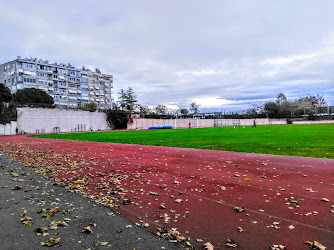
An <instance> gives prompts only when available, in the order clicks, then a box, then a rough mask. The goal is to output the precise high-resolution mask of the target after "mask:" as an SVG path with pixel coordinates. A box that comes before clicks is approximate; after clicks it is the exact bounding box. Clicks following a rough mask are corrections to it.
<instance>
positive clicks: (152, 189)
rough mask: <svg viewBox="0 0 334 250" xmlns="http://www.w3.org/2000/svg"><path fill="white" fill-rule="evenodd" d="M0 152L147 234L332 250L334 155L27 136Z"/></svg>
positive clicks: (5, 142) (221, 244)
mask: <svg viewBox="0 0 334 250" xmlns="http://www.w3.org/2000/svg"><path fill="white" fill-rule="evenodd" d="M0 150H1V151H2V152H4V153H6V154H8V155H10V156H11V157H13V158H14V159H15V160H18V161H20V162H21V163H22V164H24V165H25V166H27V167H30V168H33V169H34V170H35V171H36V172H39V173H40V174H43V175H45V176H48V177H51V178H52V179H53V180H54V181H56V182H58V183H63V184H64V185H67V186H68V187H69V188H70V189H71V190H73V191H75V192H78V193H80V194H82V195H84V196H88V197H90V198H91V199H94V200H96V201H97V202H99V203H103V204H105V205H106V206H110V207H111V209H113V210H116V211H117V212H118V213H119V214H121V215H122V216H124V217H126V218H128V219H129V220H131V221H133V222H135V223H138V224H140V225H146V226H149V227H148V229H149V230H151V231H152V232H156V229H157V228H163V227H167V228H178V230H179V232H180V233H181V235H182V236H185V237H189V238H190V243H191V245H192V246H194V247H196V248H198V247H201V246H202V244H203V243H204V242H208V241H209V242H211V243H212V244H213V245H214V246H215V249H225V247H226V246H225V243H226V241H227V239H232V240H234V241H236V242H238V243H239V246H240V248H241V249H268V248H269V246H270V245H273V244H281V245H284V246H286V247H287V249H309V246H308V245H306V244H305V241H311V242H313V241H318V242H320V243H321V244H323V245H324V246H326V247H327V249H334V192H333V190H334V160H329V159H316V158H302V157H286V156H273V155H261V154H250V153H235V152H221V151H209V150H197V149H181V148H168V147H155V146H141V145H125V144H112V143H97V142H80V141H62V140H52V139H38V138H30V137H26V136H2V137H0ZM323 198H325V199H323ZM126 199H130V201H131V203H130V204H127V203H129V201H128V200H126ZM123 200H124V203H125V204H123ZM126 204H127V205H126ZM161 204H162V205H163V206H162V207H161ZM235 207H244V209H245V211H244V212H240V213H239V212H237V211H235V209H234V208H235ZM145 223H148V224H145ZM238 227H239V230H238ZM240 228H241V229H242V230H240ZM240 231H242V232H240ZM197 239H201V240H202V241H203V243H201V242H200V240H197ZM198 241H199V242H198Z"/></svg>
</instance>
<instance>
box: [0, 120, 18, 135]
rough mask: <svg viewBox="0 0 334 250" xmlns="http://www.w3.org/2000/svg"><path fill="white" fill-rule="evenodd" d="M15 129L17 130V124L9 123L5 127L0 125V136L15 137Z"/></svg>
mask: <svg viewBox="0 0 334 250" xmlns="http://www.w3.org/2000/svg"><path fill="white" fill-rule="evenodd" d="M16 128H17V122H11V123H7V124H5V125H3V124H0V135H15V134H16Z"/></svg>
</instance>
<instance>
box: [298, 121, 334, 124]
mask: <svg viewBox="0 0 334 250" xmlns="http://www.w3.org/2000/svg"><path fill="white" fill-rule="evenodd" d="M330 123H334V120H329V121H294V122H293V124H330Z"/></svg>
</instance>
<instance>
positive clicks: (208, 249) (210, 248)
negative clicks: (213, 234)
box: [203, 242, 215, 250]
mask: <svg viewBox="0 0 334 250" xmlns="http://www.w3.org/2000/svg"><path fill="white" fill-rule="evenodd" d="M203 248H204V249H207V250H213V249H214V248H215V247H214V246H213V245H212V244H211V242H207V243H204V244H203Z"/></svg>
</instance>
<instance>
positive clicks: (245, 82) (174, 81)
mask: <svg viewBox="0 0 334 250" xmlns="http://www.w3.org/2000/svg"><path fill="white" fill-rule="evenodd" d="M333 9H334V2H333V1H331V0H324V1H322V2H321V4H319V2H317V1H306V2H305V1H303V0H296V1H288V0H283V1H269V2H268V1H264V0H254V1H251V2H247V1H241V0H235V1H219V0H213V1H210V2H201V1H190V0H185V1H176V0H171V1H165V2H160V1H159V2H157V1H154V0H143V1H138V2H134V1H128V0H124V1H121V2H120V1H107V0H101V1H98V2H94V1H86V0H82V1H80V3H78V2H77V1H73V0H69V1H64V0H59V1H57V3H56V4H53V5H49V4H45V1H41V0H34V1H20V0H12V1H2V3H1V10H2V15H1V16H0V22H1V24H2V25H1V27H0V32H1V34H2V37H3V38H2V39H1V40H0V47H1V48H2V51H1V52H2V53H1V54H0V62H6V61H9V60H12V59H14V58H16V56H17V55H21V56H22V57H26V56H28V57H29V56H30V55H31V56H32V57H37V58H43V59H48V60H49V61H51V62H54V61H57V62H63V63H68V62H69V63H71V64H72V65H74V66H76V67H81V66H89V67H90V68H91V69H95V68H99V69H100V70H101V71H102V72H105V73H111V74H113V75H114V93H115V98H116V99H117V93H118V92H119V90H120V89H122V88H123V89H127V87H128V86H131V87H133V89H134V90H135V92H136V93H137V94H138V97H139V102H140V103H143V104H145V103H150V105H153V106H156V105H158V104H165V105H174V106H175V107H176V106H177V107H184V108H188V107H189V102H190V101H191V100H197V101H198V103H199V104H200V106H201V107H202V108H206V107H208V108H215V107H216V108H217V109H218V110H221V109H222V108H224V109H225V108H229V109H231V110H233V109H245V108H247V107H253V105H254V104H258V105H261V104H262V103H263V102H265V101H267V100H273V99H275V97H276V95H277V94H278V93H280V92H283V93H285V94H287V96H288V97H291V98H295V97H299V96H304V95H307V94H317V93H319V94H323V95H324V97H325V99H326V100H327V102H329V103H330V104H332V105H334V94H333V91H331V89H332V88H333V87H332V86H334V72H333V67H334V31H333V23H334V15H333V14H332V10H333Z"/></svg>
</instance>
